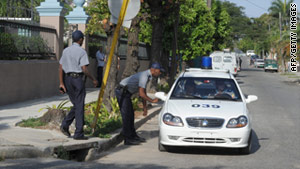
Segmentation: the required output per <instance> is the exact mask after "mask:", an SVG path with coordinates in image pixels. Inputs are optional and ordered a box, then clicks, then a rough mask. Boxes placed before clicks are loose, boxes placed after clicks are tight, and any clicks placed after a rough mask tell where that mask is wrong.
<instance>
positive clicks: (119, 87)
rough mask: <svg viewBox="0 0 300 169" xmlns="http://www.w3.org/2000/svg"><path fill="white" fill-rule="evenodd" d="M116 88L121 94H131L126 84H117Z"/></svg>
mask: <svg viewBox="0 0 300 169" xmlns="http://www.w3.org/2000/svg"><path fill="white" fill-rule="evenodd" d="M116 89H117V90H120V91H121V93H122V94H131V93H130V92H129V91H128V86H123V85H118V86H117V88H116Z"/></svg>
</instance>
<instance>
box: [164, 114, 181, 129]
mask: <svg viewBox="0 0 300 169" xmlns="http://www.w3.org/2000/svg"><path fill="white" fill-rule="evenodd" d="M163 122H164V123H165V124H166V125H170V126H178V127H183V122H182V120H181V118H180V117H178V116H173V115H172V114H170V113H166V114H164V116H163Z"/></svg>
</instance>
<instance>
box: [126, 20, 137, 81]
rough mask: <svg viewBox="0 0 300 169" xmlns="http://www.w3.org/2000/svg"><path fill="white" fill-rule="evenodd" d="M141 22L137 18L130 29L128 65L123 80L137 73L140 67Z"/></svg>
mask: <svg viewBox="0 0 300 169" xmlns="http://www.w3.org/2000/svg"><path fill="white" fill-rule="evenodd" d="M139 21H140V18H139V16H136V17H135V18H134V19H133V20H132V22H131V26H130V29H129V31H128V41H127V55H126V64H125V69H124V72H123V74H122V79H124V78H126V77H129V76H131V75H133V74H135V73H137V71H138V69H139V67H140V62H139V60H138V54H139V32H140V27H139Z"/></svg>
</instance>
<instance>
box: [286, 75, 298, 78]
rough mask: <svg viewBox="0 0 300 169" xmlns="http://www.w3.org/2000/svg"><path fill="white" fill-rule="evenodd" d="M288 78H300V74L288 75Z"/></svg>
mask: <svg viewBox="0 0 300 169" xmlns="http://www.w3.org/2000/svg"><path fill="white" fill-rule="evenodd" d="M288 78H295V79H296V78H300V76H297V75H293V76H288Z"/></svg>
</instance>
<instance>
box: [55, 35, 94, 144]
mask: <svg viewBox="0 0 300 169" xmlns="http://www.w3.org/2000/svg"><path fill="white" fill-rule="evenodd" d="M72 39H73V45H72V46H70V47H68V48H66V49H64V51H63V54H62V57H61V59H60V61H59V63H60V65H59V82H60V83H59V88H60V92H61V93H67V94H68V95H69V98H70V100H71V102H72V104H73V107H72V109H71V111H70V112H69V113H68V115H67V116H66V117H65V118H64V120H63V122H62V124H61V127H60V129H61V131H62V133H63V134H65V135H66V136H68V137H70V136H71V134H70V132H69V126H70V125H71V124H72V122H73V120H74V118H75V119H76V124H75V126H76V130H75V133H74V136H73V138H74V139H75V140H86V139H87V137H85V136H84V133H83V125H84V99H85V85H84V80H83V75H86V76H87V77H89V78H90V79H91V80H92V81H93V84H94V86H95V87H96V86H97V85H98V82H97V80H96V79H95V78H94V77H93V76H92V75H91V74H90V73H89V71H88V69H87V66H88V65H89V60H88V56H87V53H86V51H85V50H84V49H83V48H81V47H80V46H81V45H82V43H83V39H84V35H83V33H82V32H81V31H79V30H77V31H75V32H73V34H72ZM64 73H65V78H63V77H64Z"/></svg>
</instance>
